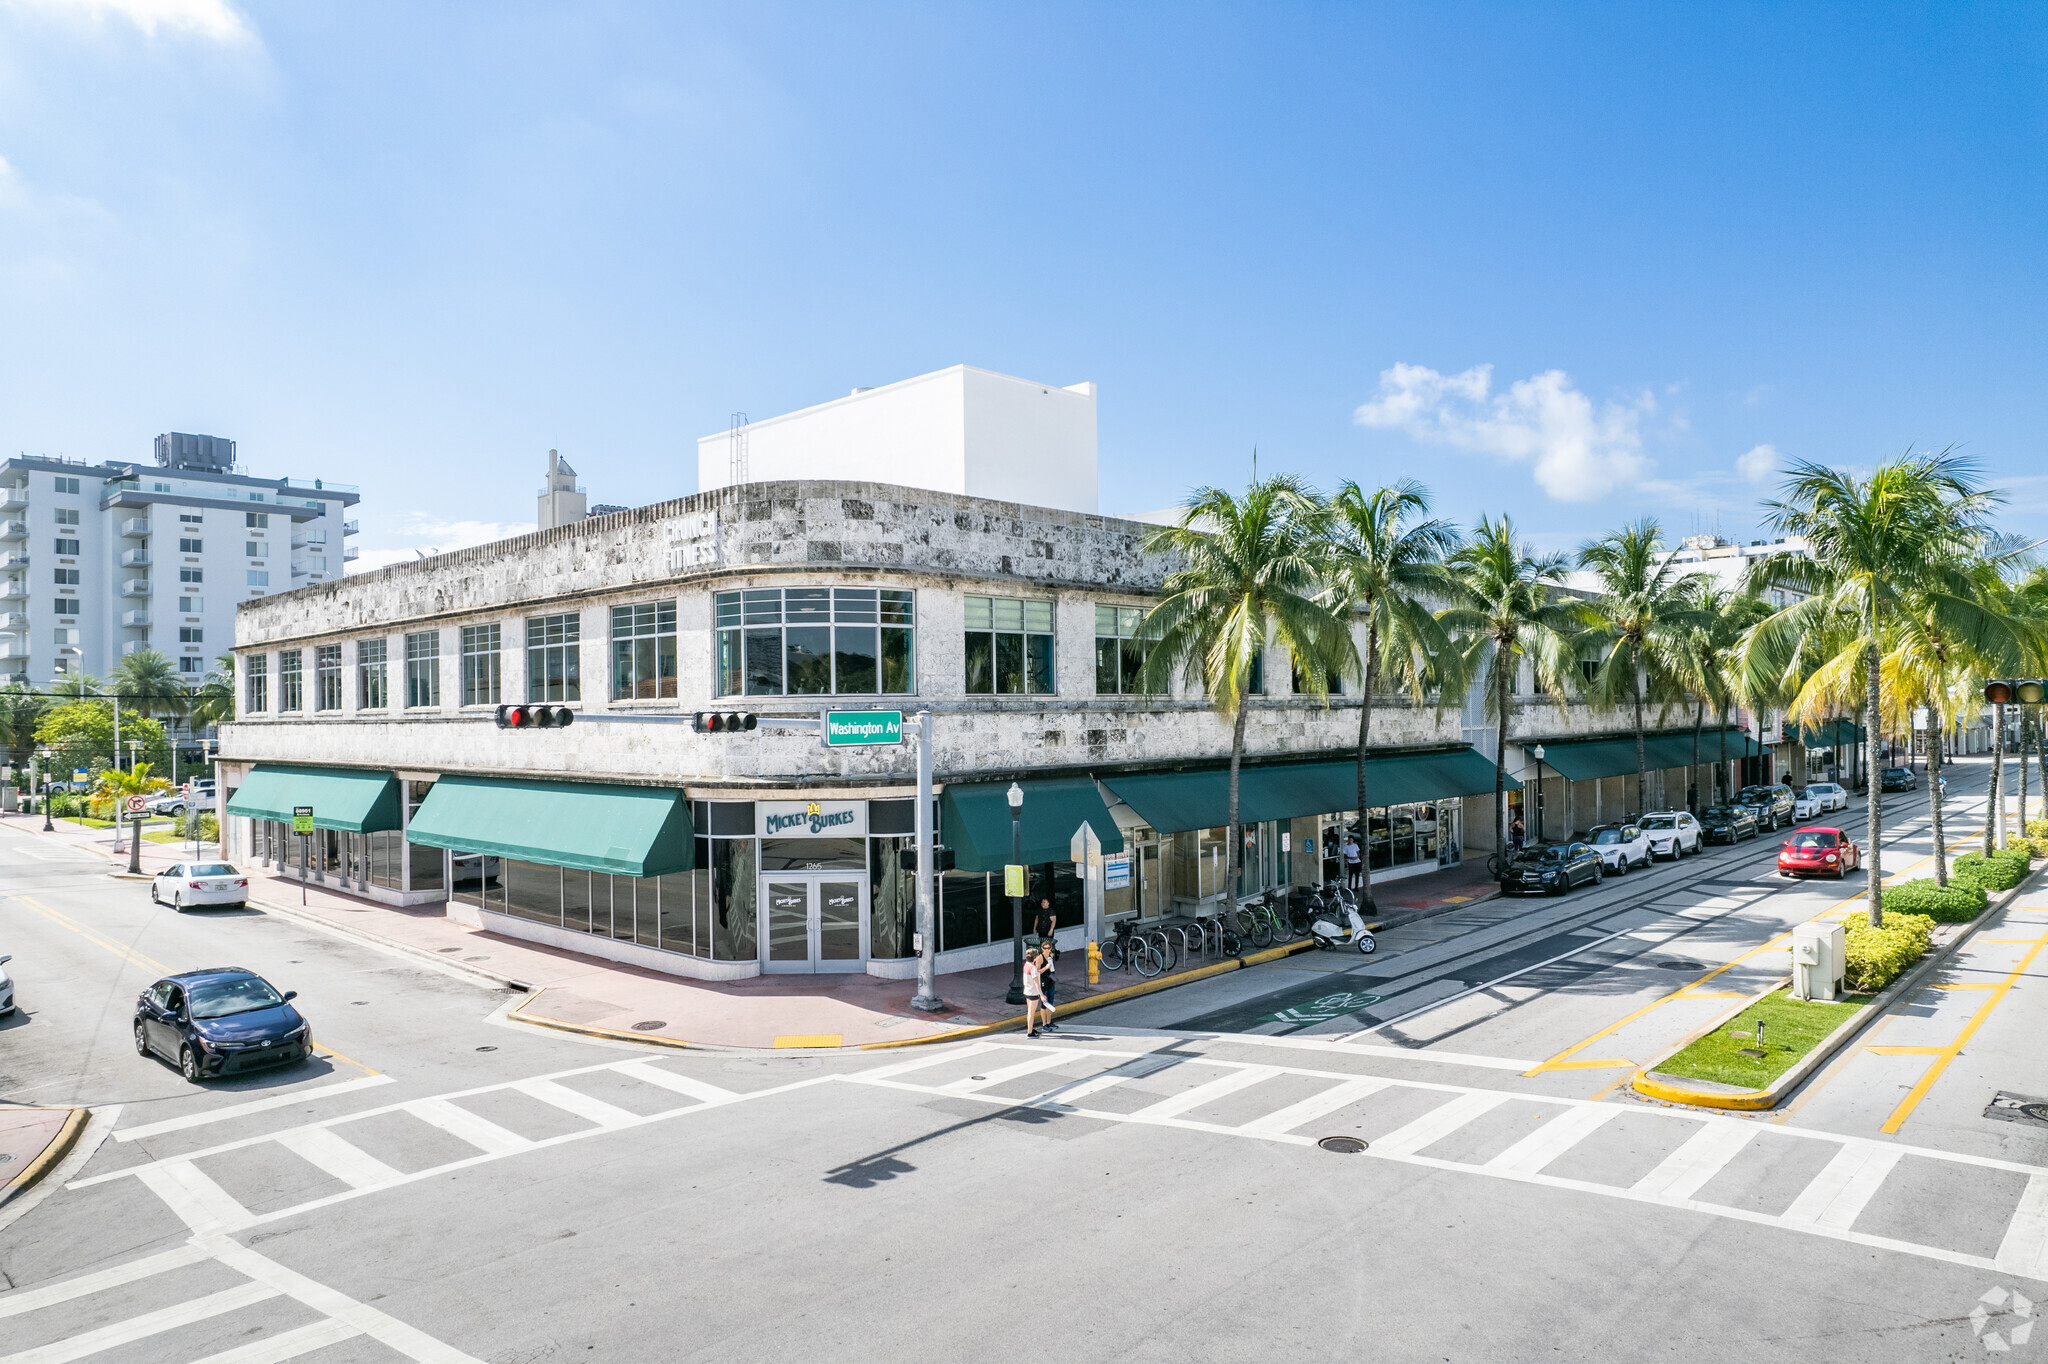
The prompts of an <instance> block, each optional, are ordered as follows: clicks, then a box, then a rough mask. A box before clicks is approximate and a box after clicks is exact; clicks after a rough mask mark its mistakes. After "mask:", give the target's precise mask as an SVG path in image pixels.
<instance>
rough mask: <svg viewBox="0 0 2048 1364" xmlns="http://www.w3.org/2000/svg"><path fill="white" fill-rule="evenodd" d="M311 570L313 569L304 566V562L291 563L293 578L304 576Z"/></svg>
mask: <svg viewBox="0 0 2048 1364" xmlns="http://www.w3.org/2000/svg"><path fill="white" fill-rule="evenodd" d="M312 571H313V570H312V569H310V568H307V567H306V566H305V565H304V564H293V565H292V576H293V577H294V578H303V577H305V576H306V575H307V574H308V573H311V572H312Z"/></svg>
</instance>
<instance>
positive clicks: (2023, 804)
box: [2019, 707, 2027, 835]
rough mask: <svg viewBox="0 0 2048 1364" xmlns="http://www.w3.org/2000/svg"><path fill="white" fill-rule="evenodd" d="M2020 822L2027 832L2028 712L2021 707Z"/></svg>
mask: <svg viewBox="0 0 2048 1364" xmlns="http://www.w3.org/2000/svg"><path fill="white" fill-rule="evenodd" d="M2019 818H2020V823H2019V831H2020V833H2021V834H2022V835H2024V834H2025V833H2026V832H2027V712H2026V708H2025V707H2021V708H2020V816H2019Z"/></svg>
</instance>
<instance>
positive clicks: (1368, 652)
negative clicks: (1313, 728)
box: [1358, 618, 1380, 913]
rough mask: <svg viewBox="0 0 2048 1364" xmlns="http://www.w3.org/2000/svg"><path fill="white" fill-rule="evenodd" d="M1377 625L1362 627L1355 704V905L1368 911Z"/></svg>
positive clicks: (1370, 873) (1370, 876) (1370, 910)
mask: <svg viewBox="0 0 2048 1364" xmlns="http://www.w3.org/2000/svg"><path fill="white" fill-rule="evenodd" d="M1379 642H1380V627H1379V621H1378V619H1377V618H1375V619H1374V621H1373V623H1372V624H1371V625H1368V626H1367V627H1366V630H1365V683H1364V688H1363V690H1364V695H1363V696H1361V697H1360V698H1359V704H1358V822H1359V823H1360V824H1361V825H1363V826H1364V827H1365V846H1364V847H1363V848H1362V849H1360V850H1359V858H1358V867H1359V875H1360V876H1361V877H1362V878H1363V880H1362V881H1361V882H1360V885H1361V887H1362V889H1361V890H1360V891H1359V896H1358V904H1359V908H1360V909H1363V910H1364V911H1366V912H1367V913H1371V912H1372V817H1371V816H1370V815H1368V814H1367V813H1366V811H1367V810H1369V809H1370V808H1371V807H1370V806H1368V805H1367V804H1366V803H1365V802H1366V795H1365V746H1366V742H1367V740H1369V739H1370V738H1371V737H1372V692H1373V687H1374V686H1375V685H1376V684H1377V683H1378V681H1379V660H1380V649H1379Z"/></svg>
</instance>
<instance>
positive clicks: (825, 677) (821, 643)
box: [716, 587, 917, 696]
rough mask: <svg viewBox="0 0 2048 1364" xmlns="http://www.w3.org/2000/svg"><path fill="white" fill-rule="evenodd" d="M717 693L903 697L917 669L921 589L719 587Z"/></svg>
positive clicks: (914, 682) (913, 686)
mask: <svg viewBox="0 0 2048 1364" xmlns="http://www.w3.org/2000/svg"><path fill="white" fill-rule="evenodd" d="M716 605H717V612H718V659H717V666H718V694H719V695H720V696H734V695H737V694H739V693H741V692H745V693H746V694H747V695H748V696H825V695H831V694H838V695H841V696H873V695H876V694H882V695H891V696H900V695H905V694H907V693H909V692H911V691H914V690H915V689H916V687H917V673H916V669H915V668H914V667H913V666H912V658H913V654H912V645H913V641H912V635H913V633H914V627H915V625H916V603H915V594H914V593H911V592H906V591H900V590H897V589H893V588H886V587H885V588H873V587H788V588H782V587H770V588H761V589H755V590H750V591H745V592H720V593H719V594H718V595H717V599H716Z"/></svg>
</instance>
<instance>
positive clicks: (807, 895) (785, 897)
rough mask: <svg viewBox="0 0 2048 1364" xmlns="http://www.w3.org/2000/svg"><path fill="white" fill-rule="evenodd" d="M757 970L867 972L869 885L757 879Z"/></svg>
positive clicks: (846, 880)
mask: <svg viewBox="0 0 2048 1364" xmlns="http://www.w3.org/2000/svg"><path fill="white" fill-rule="evenodd" d="M761 886H762V896H761V906H762V908H761V913H762V916H763V917H764V919H765V920H766V922H765V923H764V924H763V926H762V933H761V943H762V949H761V953H762V955H761V969H762V970H763V971H777V972H823V971H863V970H866V969H867V957H868V944H867V922H868V916H867V889H868V888H867V883H866V882H865V881H858V880H854V879H852V878H850V877H845V876H838V877H834V876H790V875H786V874H785V875H782V876H775V877H763V878H762V879H761Z"/></svg>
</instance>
